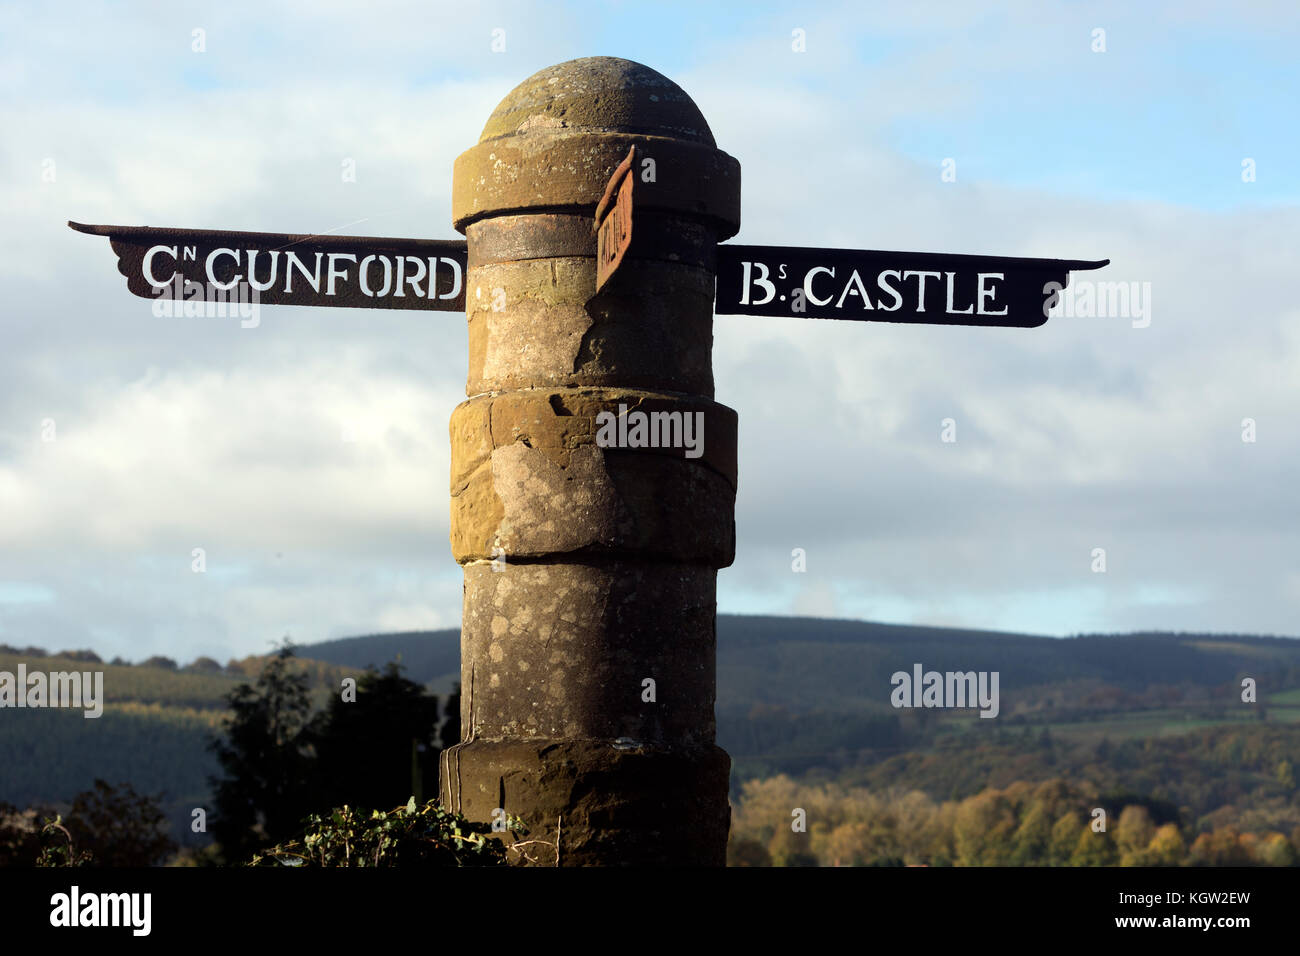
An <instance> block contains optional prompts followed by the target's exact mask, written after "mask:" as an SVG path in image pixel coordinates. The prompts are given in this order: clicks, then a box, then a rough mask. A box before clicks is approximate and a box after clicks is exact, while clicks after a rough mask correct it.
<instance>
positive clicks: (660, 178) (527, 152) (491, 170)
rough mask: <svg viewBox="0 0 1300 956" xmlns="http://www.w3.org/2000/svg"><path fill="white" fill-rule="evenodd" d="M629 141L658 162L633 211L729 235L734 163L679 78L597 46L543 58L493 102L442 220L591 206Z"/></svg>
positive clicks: (455, 176)
mask: <svg viewBox="0 0 1300 956" xmlns="http://www.w3.org/2000/svg"><path fill="white" fill-rule="evenodd" d="M633 146H635V147H637V149H638V150H639V151H640V155H641V156H643V157H644V158H645V159H648V160H653V162H654V163H655V167H654V168H655V169H657V171H658V175H657V176H641V177H639V178H638V180H637V182H636V200H635V202H634V204H635V207H636V208H637V210H638V211H646V212H653V213H663V214H667V215H670V216H672V215H676V216H679V217H683V218H686V219H690V220H693V221H695V222H702V223H704V224H705V226H706V228H709V229H712V230H713V232H714V234H715V235H716V237H717V239H718V241H719V242H721V241H722V240H724V239H727V238H729V237H731V236H734V235H735V234H736V232H737V231H738V230H739V229H740V164H739V163H738V162H736V160H735V159H734V158H733V157H731V156H728V155H727V154H726V153H724V152H723V151H722V150H720V149H718V147H717V145H716V144H715V143H714V141H713V133H712V132H711V131H710V130H709V124H708V123H706V122H705V121H704V117H703V115H701V113H700V110H699V108H698V107H697V106H696V105H695V104H694V103H693V102H692V101H691V98H690V97H689V96H687V95H686V94H685V93H684V92H683V91H682V88H681V87H680V86H678V85H677V84H676V83H674V82H673V81H672V80H670V79H668V78H667V77H666V76H664V75H663V74H661V73H657V72H655V71H654V70H652V69H650V68H649V67H647V66H642V65H641V64H640V63H633V62H632V61H631V60H620V59H617V58H615V57H607V56H593V57H585V58H583V59H580V60H570V61H568V62H567V63H561V64H559V65H558V66H552V67H548V68H547V69H545V70H542V71H541V72H540V73H535V74H533V75H532V76H530V77H529V78H528V79H526V80H524V82H523V83H521V84H519V85H518V86H517V87H515V88H514V90H513V91H512V92H511V93H510V95H509V96H507V97H506V98H505V99H504V100H502V101H501V103H500V105H499V106H497V108H496V110H495V111H494V112H493V113H492V116H491V118H490V119H488V122H487V125H486V126H485V127H484V128H483V135H482V137H481V138H480V139H479V142H478V144H477V145H475V146H472V147H470V148H469V149H468V150H466V151H465V152H464V153H461V155H460V156H459V157H458V158H457V159H456V163H455V166H454V168H453V170H452V182H451V216H452V224H453V225H454V226H455V227H456V229H457V230H459V231H460V232H466V230H467V229H468V228H469V227H470V226H471V225H473V224H474V223H475V222H478V221H479V220H482V219H485V218H488V217H492V216H508V215H521V214H527V213H530V212H534V211H538V212H543V211H544V212H545V213H555V212H557V211H559V210H571V211H572V212H573V213H576V214H578V215H586V216H590V215H593V214H594V213H595V211H596V204H597V203H599V202H600V199H601V196H602V195H603V194H604V192H605V187H606V185H608V183H609V177H610V176H611V175H612V174H613V172H614V170H615V169H616V168H617V167H618V164H619V163H620V162H622V161H623V159H624V158H626V157H627V155H628V150H629V149H630V148H631V147H633ZM593 241H594V240H593ZM593 249H594V246H593ZM593 255H594V252H593ZM471 259H473V252H472V247H471Z"/></svg>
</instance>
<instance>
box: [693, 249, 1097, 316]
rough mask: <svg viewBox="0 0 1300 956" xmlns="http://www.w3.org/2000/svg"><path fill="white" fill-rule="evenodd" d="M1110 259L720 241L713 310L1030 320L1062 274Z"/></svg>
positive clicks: (1045, 305)
mask: <svg viewBox="0 0 1300 956" xmlns="http://www.w3.org/2000/svg"><path fill="white" fill-rule="evenodd" d="M1109 261H1110V260H1109V259H1101V260H1097V261H1088V260H1082V259H1024V258H1013V257H1008V256H969V255H947V254H942V253H933V252H880V251H876V250H869V249H864V250H856V249H811V248H799V247H793V246H745V245H721V246H718V288H717V302H716V304H715V306H714V311H715V312H717V313H718V314H719V315H771V316H792V317H797V318H805V319H851V320H857V321H869V322H911V323H923V324H927V325H979V326H1011V327H1017V328H1034V327H1035V326H1039V325H1042V324H1043V323H1044V322H1046V321H1047V313H1048V309H1050V307H1051V306H1052V305H1053V304H1054V303H1055V296H1054V295H1053V293H1054V292H1056V293H1059V292H1060V291H1061V289H1063V288H1065V286H1066V285H1067V284H1068V282H1069V273H1070V272H1076V271H1082V270H1086V269H1100V268H1101V267H1102V266H1105V265H1106V264H1108V263H1109Z"/></svg>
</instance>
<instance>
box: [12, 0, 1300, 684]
mask: <svg viewBox="0 0 1300 956" xmlns="http://www.w3.org/2000/svg"><path fill="white" fill-rule="evenodd" d="M195 31H201V32H199V33H196V32H195ZM494 31H504V32H503V33H494ZM1098 31H1102V32H1100V33H1099V32H1098ZM494 39H495V40H496V41H497V42H496V46H497V47H498V48H499V47H501V46H502V45H503V44H502V42H501V41H502V40H504V49H503V50H501V49H498V50H496V51H494V50H493V45H494V43H493V41H494ZM1298 40H1300V7H1297V6H1296V5H1295V4H1293V3H1276V4H1274V3H1222V4H1211V3H1187V2H1170V3H1148V4H1141V5H1134V4H1129V3H1099V4H1084V3H1068V2H1066V3H1051V2H1033V3H1028V2H1026V3H1015V2H1008V3H988V4H984V3H981V4H974V3H962V2H952V3H910V4H864V3H844V4H836V3H827V4H811V3H803V4H795V3H786V4H773V3H753V2H747V3H743V4H721V3H720V4H700V3H689V4H687V3H668V4H664V3H656V4H654V5H649V4H632V3H618V2H604V3H575V4H564V3H546V4H542V3H498V4H491V3H474V2H458V3H452V4H443V3H419V4H417V3H385V2H375V3H368V4H364V5H361V4H356V5H354V4H343V3H332V2H328V0H326V2H320V0H317V2H311V3H282V4H247V3H224V2H223V3H191V4H186V3H120V4H95V3H76V2H73V3H66V4H58V5H53V4H44V3H22V2H7V3H5V4H4V5H3V6H0V128H3V129H4V131H5V135H4V136H3V137H2V138H0V164H2V168H3V179H2V180H0V190H3V193H2V195H3V210H4V217H3V227H0V243H2V247H0V288H2V289H3V293H2V294H0V333H2V338H0V642H3V643H8V644H17V645H19V646H25V645H28V644H35V645H38V646H43V647H47V648H49V649H52V650H53V649H64V648H74V647H75V648H81V647H91V648H93V649H95V650H96V651H97V652H99V653H100V654H101V655H103V656H104V657H105V658H106V659H107V658H108V657H111V656H115V655H120V656H123V657H126V658H128V659H131V660H142V659H144V658H146V657H149V656H151V655H154V654H163V655H166V656H169V657H172V658H175V659H177V660H179V661H181V662H186V661H189V660H192V659H193V658H195V657H197V656H199V655H208V656H212V657H215V658H217V659H219V660H222V661H224V660H226V659H228V658H230V657H242V656H244V655H246V654H250V653H264V652H265V651H266V650H267V649H268V647H269V646H270V642H272V641H275V640H278V639H280V638H282V637H284V636H289V637H291V638H292V639H293V640H294V641H296V642H299V643H305V642H311V641H317V640H325V639H329V638H333V637H341V636H345V635H351V634H358V633H373V632H379V631H396V630H415V629H426V628H441V627H456V626H458V624H459V619H460V611H461V606H460V605H461V572H460V569H459V568H458V567H457V565H456V564H455V562H454V561H453V560H452V558H451V553H450V547H449V544H448V487H447V485H448V472H449V451H448V437H447V422H448V418H449V416H450V414H451V411H452V409H453V408H454V407H455V405H456V404H457V403H458V402H460V401H461V400H463V398H464V389H465V377H466V361H467V358H466V338H467V337H466V330H465V323H464V321H463V319H461V318H460V317H458V316H457V315H455V314H452V313H441V312H376V311H362V310H344V309H309V308H299V307H280V308H272V307H265V308H264V309H263V312H262V316H261V322H260V324H259V325H258V326H257V327H256V328H242V327H241V324H240V322H239V320H238V319H237V318H189V319H184V318H165V317H158V316H155V315H154V314H153V311H152V309H151V307H150V303H149V302H147V301H145V300H143V299H139V298H135V297H133V296H131V295H129V294H128V293H127V292H126V289H125V283H124V282H123V280H122V277H121V276H120V275H119V274H118V273H117V270H116V267H115V261H114V257H113V256H112V254H111V253H110V251H109V249H108V244H107V242H106V241H105V240H104V239H102V238H97V237H91V236H86V235H81V234H78V233H74V232H73V231H71V230H69V229H68V228H67V226H66V222H67V220H69V219H72V220H77V221H80V222H91V223H114V224H122V225H153V226H186V227H192V228H223V229H246V230H265V231H279V232H301V233H317V232H330V231H333V232H341V233H343V234H354V235H385V236H412V237H423V238H455V237H456V233H455V232H454V230H453V229H452V226H451V212H450V185H451V165H452V162H453V160H454V159H455V157H456V156H457V155H458V154H459V153H461V152H462V151H464V150H466V149H468V148H469V147H470V146H472V145H473V144H474V143H475V142H476V140H477V138H478V135H479V132H480V131H481V129H482V126H483V123H484V122H485V121H486V119H487V117H488V115H489V114H490V113H491V111H492V109H493V107H494V106H495V105H496V104H497V102H499V101H500V100H501V99H502V98H504V97H505V96H506V94H507V93H509V91H510V90H511V89H512V88H513V87H514V86H515V85H516V84H517V83H519V82H521V81H522V80H523V79H525V78H526V77H528V76H529V75H530V74H532V73H534V72H536V71H537V70H539V69H542V68H544V67H546V66H549V65H552V64H554V63H558V62H561V61H564V60H568V59H572V58H575V57H580V56H592V55H607V56H620V57H624V58H627V59H631V60H636V61H638V62H641V63H645V64H646V65H648V66H651V67H653V68H654V69H656V70H659V71H660V72H662V73H664V74H665V75H667V76H669V77H670V78H672V79H673V80H675V81H676V82H677V83H679V84H680V85H681V86H682V87H683V88H684V89H685V90H686V92H687V93H689V94H690V95H691V96H692V97H693V98H694V100H695V101H696V103H697V104H698V105H699V106H700V108H701V110H702V112H703V113H704V115H705V117H706V118H707V119H708V121H709V123H710V126H711V128H712V130H713V133H714V136H715V138H716V140H717V143H718V146H719V147H720V148H721V149H723V150H725V151H727V152H728V153H730V154H731V155H733V156H735V157H736V158H737V159H738V160H739V161H740V163H741V166H742V169H743V177H744V181H743V223H742V227H741V232H740V234H739V235H738V236H737V237H736V241H740V242H747V243H762V244H782V245H805V246H828V247H845V248H866V249H896V250H914V251H928V252H953V253H985V254H990V255H1013V256H1014V255H1024V256H1045V257H1053V258H1081V259H1102V258H1108V259H1110V260H1111V265H1110V266H1109V267H1108V268H1107V269H1106V270H1104V272H1103V273H1095V274H1089V276H1087V277H1088V278H1099V279H1104V280H1108V281H1123V282H1131V283H1137V288H1141V289H1144V290H1149V292H1148V293H1147V294H1148V295H1149V305H1150V309H1149V315H1148V316H1147V319H1144V320H1139V319H1137V318H1133V317H1130V316H1106V317H1101V316H1092V317H1089V316H1086V315H1072V316H1062V317H1055V318H1053V319H1052V320H1051V321H1049V322H1048V323H1047V324H1046V325H1044V326H1042V327H1040V328H1038V329H1032V330H1025V329H980V328H960V327H942V326H922V325H891V324H886V323H857V322H853V323H848V322H831V321H810V320H806V319H795V318H790V319H780V318H754V317H745V316H719V317H717V318H716V319H715V321H714V369H715V379H716V397H717V400H718V401H720V402H722V403H723V404H725V405H729V406H730V407H732V408H734V409H736V410H737V412H738V413H739V419H740V483H739V489H738V493H737V499H736V519H737V554H736V560H735V563H734V564H733V565H732V566H731V567H730V568H728V569H725V570H723V571H722V572H720V573H719V576H718V610H719V611H720V612H722V613H749V614H754V613H762V614H801V615H814V616H819V617H842V618H859V619H866V620H876V621H885V622H892V623H920V624H931V625H946V626H961V627H973V628H988V629H999V630H1010V631H1022V632H1030V633H1039V634H1047V635H1057V636H1065V635H1070V634H1076V633H1084V632H1099V631H1131V630H1145V629H1155V630H1181V631H1192V630H1195V631H1217V632H1237V633H1264V634H1284V635H1291V636H1296V635H1300V503H1298V497H1297V494H1296V491H1295V485H1296V480H1297V477H1298V476H1300V441H1298V438H1297V428H1296V420H1297V414H1298V413H1300V401H1297V399H1298V398H1300V306H1297V304H1296V295H1295V291H1294V289H1293V284H1294V280H1295V278H1296V277H1297V276H1298V275H1300V269H1297V265H1296V263H1297V254H1298V253H1300V122H1297V119H1298V118H1300V117H1298V116H1297V113H1298V112H1300V107H1298V106H1297V104H1300V59H1297V57H1296V56H1295V53H1294V50H1295V48H1296V44H1297V41H1298ZM800 46H802V49H799V47H800ZM199 47H201V49H198V48H199ZM349 160H350V161H352V162H353V163H354V166H355V171H356V175H355V181H345V177H343V176H342V175H341V174H340V169H341V167H342V165H343V164H344V163H345V162H346V161H349ZM1078 279H1079V277H1078V276H1076V279H1075V281H1076V282H1077V281H1078ZM946 419H951V420H952V422H953V427H954V428H955V436H956V440H955V441H943V440H942V437H943V434H942V433H943V428H944V424H943V423H944V421H945V420H946ZM1247 419H1249V420H1250V422H1251V423H1252V425H1251V426H1249V427H1248V426H1246V425H1244V424H1243V423H1244V422H1245V420H1247ZM1251 428H1253V432H1254V434H1253V438H1254V440H1253V441H1245V440H1243V438H1244V437H1247V435H1248V432H1249V430H1250V429H1251ZM345 435H346V436H347V437H348V438H350V439H352V440H348V441H344V440H343V437H344V436H345ZM196 548H201V549H203V554H204V561H205V566H206V569H205V570H204V571H203V572H202V573H196V572H195V570H194V569H193V568H194V558H193V555H194V549H196ZM796 548H801V549H803V551H804V553H805V554H806V570H805V571H803V572H796V571H794V570H793V569H792V552H793V551H794V549H796ZM1096 549H1104V554H1105V570H1104V571H1099V570H1098V559H1097V556H1096V555H1097V551H1096Z"/></svg>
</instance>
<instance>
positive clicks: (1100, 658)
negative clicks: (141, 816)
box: [0, 615, 1300, 842]
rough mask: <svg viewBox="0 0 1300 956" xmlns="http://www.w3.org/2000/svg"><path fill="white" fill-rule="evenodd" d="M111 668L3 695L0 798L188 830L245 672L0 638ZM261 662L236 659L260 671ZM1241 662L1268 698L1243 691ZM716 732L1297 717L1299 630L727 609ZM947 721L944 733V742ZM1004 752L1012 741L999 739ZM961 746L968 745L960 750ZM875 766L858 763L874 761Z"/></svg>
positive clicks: (332, 651)
mask: <svg viewBox="0 0 1300 956" xmlns="http://www.w3.org/2000/svg"><path fill="white" fill-rule="evenodd" d="M297 653H298V655H299V657H300V658H303V659H304V662H303V666H304V667H306V668H307V669H308V670H309V671H310V672H311V674H312V675H313V678H314V680H315V681H316V684H317V687H318V693H319V694H326V693H331V692H333V688H337V687H338V680H339V678H340V677H341V676H342V675H345V674H349V673H356V672H358V671H360V670H362V669H364V668H366V667H369V666H375V667H382V666H383V665H384V664H386V663H388V662H389V661H392V660H400V662H401V664H402V665H403V667H404V668H405V674H406V676H407V677H409V678H410V679H412V680H415V681H418V682H420V683H424V684H426V685H427V686H429V687H430V688H431V689H432V690H433V691H434V692H435V693H439V694H440V695H441V694H445V693H446V692H447V691H448V690H450V688H451V687H452V686H453V684H454V683H455V682H456V681H457V680H458V678H459V671H460V641H459V631H457V630H440V631H414V632H408V633H399V634H372V635H362V636H357V637H349V638H342V639H339V640H332V641H325V642H321V643H316V644H307V645H300V646H299V647H298V648H297ZM20 660H21V661H23V662H25V663H26V664H27V667H28V668H29V669H37V670H68V669H78V670H86V669H96V670H98V669H101V668H102V669H103V670H104V672H105V692H106V696H107V698H108V703H107V706H106V707H105V712H104V716H103V717H102V718H100V719H98V720H85V719H84V718H83V717H82V716H81V714H80V712H67V711H49V710H44V711H42V710H27V709H23V710H17V709H13V710H9V709H6V710H0V801H8V802H11V803H15V804H19V805H23V806H25V805H27V804H28V803H30V802H33V801H47V802H54V801H59V800H66V799H69V798H71V797H72V796H73V795H74V794H76V793H77V792H78V791H81V790H86V789H89V788H90V787H91V785H92V783H93V781H94V779H95V778H96V777H102V778H104V779H106V780H108V781H109V782H110V783H118V782H124V781H129V782H131V783H132V784H133V785H134V786H135V787H136V789H137V790H138V791H140V792H146V793H154V792H159V791H162V792H164V794H165V805H166V809H167V812H168V815H169V817H171V818H172V819H173V821H175V826H176V828H177V829H176V835H177V837H178V838H179V839H181V840H183V841H184V842H193V841H194V840H195V839H196V837H194V836H193V835H192V834H190V833H189V829H188V826H186V825H185V824H186V822H187V821H188V819H189V810H190V809H191V808H192V807H194V806H201V805H203V801H204V800H206V799H207V797H206V794H207V776H208V774H210V773H213V772H214V771H215V769H216V767H215V763H214V761H213V759H212V757H211V754H210V753H209V752H208V751H207V749H206V743H207V741H208V739H209V738H210V735H211V734H212V733H213V732H214V731H215V730H217V728H218V727H219V726H220V720H221V718H222V715H223V714H224V712H225V706H224V702H223V700H222V698H223V696H224V695H225V694H226V693H228V692H229V691H230V690H231V689H232V688H233V687H234V686H235V685H236V684H237V683H239V682H240V681H241V680H245V679H248V678H246V677H242V676H240V675H239V674H231V673H216V674H211V673H209V674H196V673H187V672H185V671H177V670H170V669H167V668H163V667H144V666H142V665H136V666H118V665H107V664H87V663H85V662H78V661H72V660H69V659H65V658H37V657H28V656H23V655H14V654H8V653H0V670H7V671H11V672H12V671H14V670H15V669H16V666H17V663H18V662H19V661H20ZM915 663H920V664H921V665H923V667H924V668H925V669H927V670H931V669H932V670H939V671H946V670H961V671H968V670H976V671H994V670H995V671H998V672H999V673H1000V675H1001V681H1000V689H1001V698H1002V700H1001V714H1000V719H998V720H995V721H983V720H979V719H977V718H972V716H971V714H970V712H951V711H946V712H937V711H896V710H894V709H893V708H891V707H890V705H889V692H890V690H891V685H890V675H891V674H892V673H893V672H895V671H898V670H904V671H910V670H911V668H912V665H913V664H915ZM257 664H258V661H257V660H256V659H249V660H247V661H244V662H241V666H242V667H243V668H244V672H245V673H246V674H254V673H256V670H257ZM1243 676H1250V677H1253V678H1255V679H1256V681H1257V682H1258V684H1259V688H1260V701H1261V704H1262V706H1260V707H1257V708H1244V707H1242V706H1239V705H1238V704H1237V698H1238V694H1239V690H1238V688H1239V683H1240V679H1241V677H1243ZM717 715H718V742H719V744H721V745H722V746H723V747H724V748H725V749H726V750H727V751H728V752H729V753H730V754H732V756H733V758H734V764H735V770H734V776H735V777H736V778H737V779H745V778H748V777H751V776H756V775H767V774H771V773H775V772H787V773H795V774H798V773H804V772H807V771H810V770H819V769H825V770H827V771H828V772H837V771H838V770H842V769H844V768H846V767H859V766H861V767H864V768H866V767H875V768H877V769H876V771H873V772H879V768H880V767H881V766H889V765H891V764H889V763H888V762H889V761H891V760H896V759H900V758H901V756H902V755H904V754H908V753H911V752H913V751H915V752H918V753H919V752H932V751H933V752H937V751H934V748H936V747H938V748H939V749H940V750H942V748H943V747H944V746H951V740H952V738H951V735H953V734H956V735H959V737H958V738H957V739H959V740H961V739H965V738H964V737H960V735H965V734H987V735H994V734H1002V733H1008V734H1013V735H1016V736H1015V739H1016V740H1019V739H1020V736H1019V735H1021V734H1022V733H1028V732H1029V729H1030V728H1033V732H1034V733H1039V732H1040V731H1044V730H1046V729H1047V728H1050V730H1051V734H1052V735H1053V736H1054V737H1058V738H1060V739H1072V740H1080V741H1085V742H1086V741H1096V740H1102V739H1110V740H1123V739H1133V738H1135V737H1143V736H1152V737H1168V736H1171V735H1178V734H1186V733H1188V732H1190V731H1192V730H1195V729H1204V728H1206V727H1211V726H1216V725H1222V724H1239V723H1240V722H1241V721H1243V720H1261V721H1267V722H1269V723H1271V724H1275V725H1278V730H1279V732H1282V731H1285V730H1286V729H1287V728H1285V727H1282V726H1281V725H1290V724H1291V723H1292V722H1295V721H1300V640H1295V639H1293V638H1279V637H1255V636H1248V635H1222V634H1214V635H1208V634H1161V633H1144V634H1122V635H1090V636H1083V637H1074V638H1060V639H1058V638H1048V637H1041V636H1034V635H1027V634H1008V633H1001V632H995V631H974V630H958V629H951V628H936V627H912V626H900V625H888V624H872V623H867V622H861V621H843V620H822V619H814V618H797V617H744V616H735V615H721V616H719V618H718V699H717ZM944 735H949V738H948V739H949V741H950V742H949V744H943V738H944ZM1006 746H1008V747H1010V748H1011V750H1012V751H1014V750H1015V748H1016V747H1017V746H1019V745H1018V744H1015V743H1014V742H1012V743H1010V744H1006ZM956 752H957V753H961V752H963V751H962V750H961V749H960V746H959V749H958V751H956ZM864 772H865V771H864Z"/></svg>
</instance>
